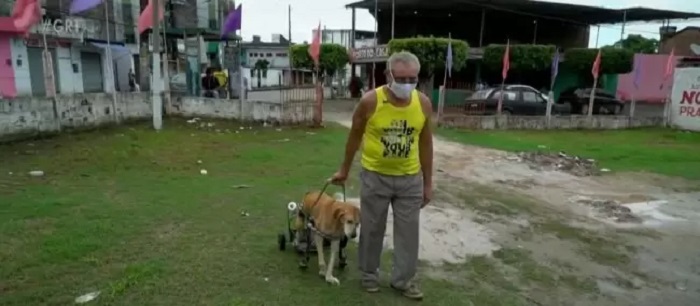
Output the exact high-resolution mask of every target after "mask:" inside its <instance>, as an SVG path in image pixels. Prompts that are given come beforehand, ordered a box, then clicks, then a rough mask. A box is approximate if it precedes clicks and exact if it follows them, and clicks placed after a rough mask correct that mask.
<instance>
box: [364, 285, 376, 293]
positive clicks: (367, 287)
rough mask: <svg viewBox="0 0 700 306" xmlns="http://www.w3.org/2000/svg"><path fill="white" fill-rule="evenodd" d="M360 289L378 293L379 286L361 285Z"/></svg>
mask: <svg viewBox="0 0 700 306" xmlns="http://www.w3.org/2000/svg"><path fill="white" fill-rule="evenodd" d="M362 288H364V289H365V291H367V292H369V293H376V292H379V284H377V283H363V284H362Z"/></svg>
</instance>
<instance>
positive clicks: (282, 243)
mask: <svg viewBox="0 0 700 306" xmlns="http://www.w3.org/2000/svg"><path fill="white" fill-rule="evenodd" d="M277 243H278V244H279V248H280V251H284V250H285V249H287V236H285V235H284V233H280V234H279V235H277Z"/></svg>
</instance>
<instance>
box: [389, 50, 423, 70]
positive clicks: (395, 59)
mask: <svg viewBox="0 0 700 306" xmlns="http://www.w3.org/2000/svg"><path fill="white" fill-rule="evenodd" d="M396 63H404V64H409V65H414V66H416V68H418V71H420V61H419V60H418V57H417V56H416V55H415V54H413V53H411V52H408V51H400V52H396V53H394V54H392V55H391V56H389V59H388V60H386V68H387V69H391V67H392V66H394V64H396Z"/></svg>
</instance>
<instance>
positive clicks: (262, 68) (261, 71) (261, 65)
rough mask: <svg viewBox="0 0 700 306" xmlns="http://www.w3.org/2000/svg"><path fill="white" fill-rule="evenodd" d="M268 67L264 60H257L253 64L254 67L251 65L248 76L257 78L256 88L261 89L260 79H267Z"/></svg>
mask: <svg viewBox="0 0 700 306" xmlns="http://www.w3.org/2000/svg"><path fill="white" fill-rule="evenodd" d="M269 66H270V62H268V61H267V60H265V59H259V60H258V61H257V62H255V65H253V69H250V76H251V77H254V76H257V78H258V87H261V84H260V82H261V79H262V78H267V69H268V68H269Z"/></svg>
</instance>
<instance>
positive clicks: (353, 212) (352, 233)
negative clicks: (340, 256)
mask: <svg viewBox="0 0 700 306" xmlns="http://www.w3.org/2000/svg"><path fill="white" fill-rule="evenodd" d="M338 203H342V204H341V205H337V206H336V208H335V211H334V212H333V218H334V219H336V220H338V222H340V223H341V224H343V233H344V234H345V236H347V237H348V238H350V239H355V238H356V237H357V227H358V226H359V225H360V209H359V208H358V207H357V206H355V205H352V204H348V203H344V202H338Z"/></svg>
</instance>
